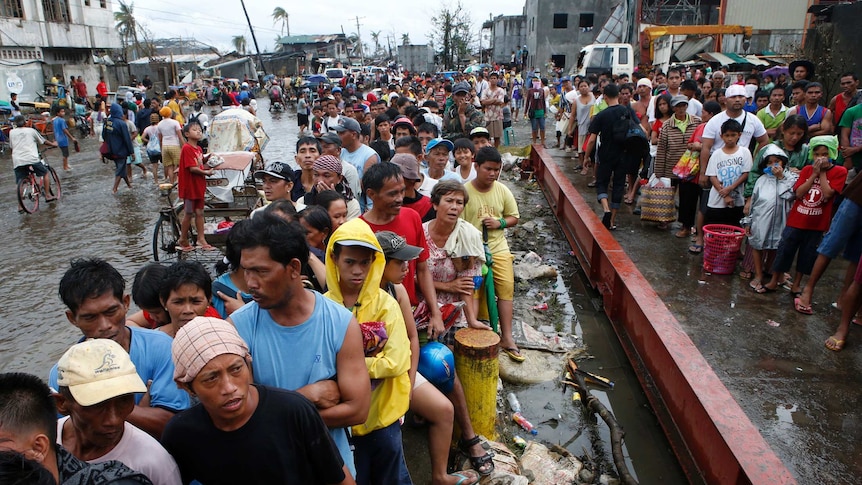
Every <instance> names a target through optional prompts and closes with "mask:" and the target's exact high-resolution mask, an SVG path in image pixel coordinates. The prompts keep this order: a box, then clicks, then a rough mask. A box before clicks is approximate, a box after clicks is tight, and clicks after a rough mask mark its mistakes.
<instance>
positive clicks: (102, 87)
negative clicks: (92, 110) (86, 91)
mask: <svg viewBox="0 0 862 485" xmlns="http://www.w3.org/2000/svg"><path fill="white" fill-rule="evenodd" d="M96 92H97V93H99V96H101V97H102V99H107V97H108V84H107V83H106V82H105V76H99V84H97V85H96Z"/></svg>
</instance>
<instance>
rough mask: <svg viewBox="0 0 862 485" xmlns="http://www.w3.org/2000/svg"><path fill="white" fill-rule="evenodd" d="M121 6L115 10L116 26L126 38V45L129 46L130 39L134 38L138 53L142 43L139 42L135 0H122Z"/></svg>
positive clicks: (121, 35)
mask: <svg viewBox="0 0 862 485" xmlns="http://www.w3.org/2000/svg"><path fill="white" fill-rule="evenodd" d="M119 6H120V9H119V10H118V11H117V12H114V22H116V24H115V25H114V26H115V27H116V28H117V32H118V33H119V34H120V37H122V38H123V39H124V42H123V45H124V46H126V47H128V45H129V40H130V39H131V40H132V45H134V47H135V54H136V55H137V54H138V53H139V51H140V43H139V42H138V23H137V21H136V20H135V11H134V10H135V2H132V3H126V2H124V1H123V0H120V2H119Z"/></svg>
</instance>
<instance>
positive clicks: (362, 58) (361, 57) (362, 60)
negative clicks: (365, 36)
mask: <svg viewBox="0 0 862 485" xmlns="http://www.w3.org/2000/svg"><path fill="white" fill-rule="evenodd" d="M362 18H365V17H362ZM355 20H356V39H357V42H359V64H360V65H362V66H364V65H365V55H363V53H362V33H361V32H359V16H358V15H357V16H356V19H355Z"/></svg>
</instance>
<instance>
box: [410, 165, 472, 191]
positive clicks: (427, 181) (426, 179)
mask: <svg viewBox="0 0 862 485" xmlns="http://www.w3.org/2000/svg"><path fill="white" fill-rule="evenodd" d="M442 180H459V181H460V180H461V177H460V176H459V175H458V174H456V173H455V172H450V171H449V170H444V171H443V176H442V177H440V178H439V179H433V178H431V177H430V176H428V170H422V185H420V186H419V188H418V189H416V192H419V193H420V194H422V195H424V196H425V197H431V190H433V189H434V186H435V185H437V182H440V181H442Z"/></svg>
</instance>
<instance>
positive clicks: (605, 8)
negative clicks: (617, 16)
mask: <svg viewBox="0 0 862 485" xmlns="http://www.w3.org/2000/svg"><path fill="white" fill-rule="evenodd" d="M615 6H616V3H615V2H611V1H608V0H526V4H525V6H524V17H525V22H526V23H525V25H526V29H525V30H526V39H527V41H526V42H525V44H526V45H527V50H528V51H529V55H528V58H527V68H532V69H536V68H538V69H541V71H542V73H543V74H544V73H547V68H546V65H547V64H548V62H549V60H551V59H553V61H554V64H555V65H556V66H557V67H562V68H563V70H564V71H566V72H568V71H570V70H571V68H572V67H574V66H575V64H576V63H577V60H578V54H579V53H580V50H581V48H582V47H584V46H585V45H588V44H590V43H592V42H593V39H594V38H595V36H596V34H597V33H598V32H599V30H601V27H602V25H603V24H604V23H605V21H606V20H607V19H608V17H610V14H611V11H612V10H613V8H614V7H615Z"/></svg>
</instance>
